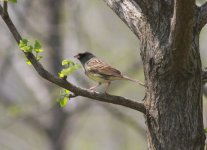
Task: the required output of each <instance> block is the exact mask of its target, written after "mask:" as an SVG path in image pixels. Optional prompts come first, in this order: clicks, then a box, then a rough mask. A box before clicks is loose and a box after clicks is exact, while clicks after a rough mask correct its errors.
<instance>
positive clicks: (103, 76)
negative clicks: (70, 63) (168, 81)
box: [74, 52, 145, 92]
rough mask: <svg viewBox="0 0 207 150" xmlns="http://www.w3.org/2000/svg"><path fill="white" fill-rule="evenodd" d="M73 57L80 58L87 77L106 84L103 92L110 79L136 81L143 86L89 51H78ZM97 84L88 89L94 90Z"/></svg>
mask: <svg viewBox="0 0 207 150" xmlns="http://www.w3.org/2000/svg"><path fill="white" fill-rule="evenodd" d="M74 57H75V58H77V59H79V60H80V62H81V64H82V65H83V67H84V70H85V74H86V75H87V76H88V77H89V78H91V79H93V80H95V81H97V82H98V83H99V84H98V85H101V84H102V83H107V84H108V86H107V88H106V90H105V92H107V90H108V87H109V85H110V83H111V81H114V80H129V81H133V82H136V83H138V84H140V85H142V86H145V85H144V84H143V83H141V82H140V81H138V80H134V79H131V78H129V77H127V76H124V75H122V74H121V72H120V71H119V70H117V69H115V68H113V67H112V66H110V65H108V64H107V63H105V62H103V61H101V60H99V59H98V58H96V57H95V56H94V55H93V54H91V53H89V52H85V53H79V54H78V55H76V56H74ZM98 85H96V86H93V87H91V88H90V89H91V90H94V89H95V88H96V87H97V86H98Z"/></svg>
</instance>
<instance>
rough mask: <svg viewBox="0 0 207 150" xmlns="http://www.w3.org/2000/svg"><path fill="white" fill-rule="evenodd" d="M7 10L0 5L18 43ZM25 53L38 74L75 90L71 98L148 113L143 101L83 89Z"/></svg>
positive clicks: (1, 12) (16, 32)
mask: <svg viewBox="0 0 207 150" xmlns="http://www.w3.org/2000/svg"><path fill="white" fill-rule="evenodd" d="M5 12H6V13H5ZM5 12H4V9H3V7H2V6H1V5H0V15H1V16H2V18H3V20H4V22H5V23H6V24H7V26H8V28H9V30H10V32H11V33H12V35H13V37H14V38H15V40H16V42H17V44H18V43H19V42H20V40H21V39H22V38H21V35H20V34H19V32H18V31H17V29H16V27H15V25H14V24H13V22H12V20H11V19H10V17H9V14H8V13H7V11H5ZM24 54H25V56H26V57H27V59H28V60H30V62H31V63H32V65H33V67H34V68H35V70H36V71H37V72H38V74H39V75H40V76H41V77H43V78H44V79H46V80H48V81H50V82H52V83H54V84H56V85H58V86H60V87H62V88H65V89H68V90H70V91H71V92H73V93H74V94H73V95H71V98H72V97H76V96H83V97H88V98H91V99H94V100H98V101H102V102H107V103H112V104H117V105H121V106H125V107H128V108H131V109H134V110H137V111H140V112H142V113H144V114H145V113H146V109H145V106H144V104H142V103H139V102H136V101H134V100H131V99H127V98H124V97H121V96H113V95H108V94H104V93H98V92H90V91H88V90H86V89H82V88H80V87H77V86H75V85H73V84H71V83H70V82H68V81H66V80H64V79H60V78H58V77H57V76H54V75H52V74H51V73H49V72H48V71H47V70H45V69H44V67H43V66H42V65H41V64H40V63H39V62H38V61H37V60H36V58H35V56H34V55H33V54H32V53H30V52H26V53H25V52H24Z"/></svg>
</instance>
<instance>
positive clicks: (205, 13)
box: [198, 2, 207, 31]
mask: <svg viewBox="0 0 207 150" xmlns="http://www.w3.org/2000/svg"><path fill="white" fill-rule="evenodd" d="M206 23H207V2H205V3H204V4H203V5H202V6H201V7H199V16H198V29H199V31H200V30H201V29H202V28H203V27H204V26H205V25H206Z"/></svg>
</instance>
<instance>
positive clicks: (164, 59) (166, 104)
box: [105, 0, 205, 150]
mask: <svg viewBox="0 0 207 150" xmlns="http://www.w3.org/2000/svg"><path fill="white" fill-rule="evenodd" d="M105 1H107V4H109V6H110V7H111V8H112V9H113V10H114V11H115V12H116V14H117V15H118V16H119V17H120V18H121V19H122V20H123V19H124V22H125V23H126V24H127V25H128V26H129V27H130V28H131V29H132V31H133V32H134V33H135V34H136V35H137V36H138V37H139V39H140V40H141V57H142V61H143V66H144V74H145V82H146V83H145V84H146V85H147V90H146V99H145V106H146V124H147V139H148V148H149V149H150V150H175V149H176V150H203V149H204V141H205V135H204V131H203V118H202V117H203V114H202V70H201V60H200V54H199V28H200V25H199V24H200V23H199V21H198V20H199V19H198V18H199V17H198V14H199V13H200V12H198V10H199V9H197V7H196V6H195V1H193V0H190V1H189V0H174V1H173V0H167V1H164V0H160V1H153V2H152V4H151V6H149V7H150V8H153V9H150V10H149V11H148V13H142V12H141V13H140V15H139V16H140V17H139V18H138V19H137V20H134V18H133V15H132V14H133V13H132V12H133V9H128V10H127V9H122V10H123V11H125V12H121V13H120V12H119V11H120V8H122V7H123V6H124V5H127V4H126V3H131V1H116V0H109V1H110V2H108V0H105ZM112 1H113V2H112ZM138 2H140V1H139V0H137V4H139V3H138ZM147 2H148V1H147ZM117 4H118V5H119V6H120V7H119V9H116V7H113V6H114V5H117ZM128 5H129V4H128ZM128 8H129V7H128ZM142 8H144V7H142ZM202 10H203V9H202ZM137 11H139V9H137V10H136V11H135V14H136V13H137ZM128 12H130V13H128ZM143 12H147V11H143ZM123 14H125V15H124V18H123ZM203 16H204V18H205V15H203ZM125 18H126V19H125ZM140 20H141V21H140ZM202 20H203V19H202ZM131 22H133V25H134V26H133V28H132V23H131ZM202 24H203V23H202ZM134 30H135V31H134ZM203 77H204V73H203Z"/></svg>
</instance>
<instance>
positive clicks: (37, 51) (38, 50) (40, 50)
mask: <svg viewBox="0 0 207 150" xmlns="http://www.w3.org/2000/svg"><path fill="white" fill-rule="evenodd" d="M34 50H35V52H36V53H41V52H43V49H34Z"/></svg>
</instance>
